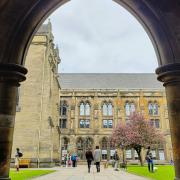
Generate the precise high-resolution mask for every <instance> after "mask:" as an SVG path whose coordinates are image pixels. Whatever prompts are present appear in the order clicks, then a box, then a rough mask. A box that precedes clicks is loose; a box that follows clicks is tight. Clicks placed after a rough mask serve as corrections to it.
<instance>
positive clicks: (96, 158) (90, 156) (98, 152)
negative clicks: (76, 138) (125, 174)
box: [86, 146, 119, 173]
mask: <svg viewBox="0 0 180 180" xmlns="http://www.w3.org/2000/svg"><path fill="white" fill-rule="evenodd" d="M101 157H102V155H101V150H100V149H99V146H96V149H95V151H94V154H93V153H92V151H91V150H90V149H88V151H87V152H86V160H87V165H88V172H89V173H90V169H91V163H92V161H94V163H95V165H96V170H97V172H100V162H101ZM114 160H115V170H118V161H119V156H118V153H117V151H115V153H114Z"/></svg>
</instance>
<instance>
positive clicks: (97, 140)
mask: <svg viewBox="0 0 180 180" xmlns="http://www.w3.org/2000/svg"><path fill="white" fill-rule="evenodd" d="M59 79H60V80H59V81H60V84H61V90H60V106H61V108H60V109H61V111H60V122H59V126H60V133H61V134H60V140H61V143H60V144H61V154H62V155H64V154H65V153H66V152H67V151H69V152H73V151H76V152H77V154H78V156H79V158H80V159H81V160H84V159H85V156H84V154H85V151H86V149H87V148H89V147H90V148H91V149H94V148H95V146H96V145H99V146H100V148H101V150H102V159H104V160H105V159H108V160H110V159H112V156H113V154H114V150H115V147H114V146H113V143H111V140H110V137H111V134H112V130H113V127H116V125H117V123H118V122H122V123H126V122H127V121H128V118H129V115H130V114H131V113H133V112H134V111H139V112H142V113H143V114H144V117H145V119H146V120H149V121H150V123H151V125H152V126H155V127H156V129H157V130H160V131H163V133H164V136H165V139H166V142H165V143H164V144H161V145H160V146H158V147H153V151H152V152H153V157H154V159H155V160H157V162H161V163H162V162H167V161H169V160H170V159H172V147H171V140H170V132H169V123H168V114H167V105H166V96H165V92H164V88H163V87H162V86H161V84H160V83H159V82H157V81H156V76H155V75H154V74H60V76H59ZM137 158H138V156H137V153H136V152H135V151H134V150H133V149H127V150H126V159H127V160H129V161H131V162H134V161H136V160H137Z"/></svg>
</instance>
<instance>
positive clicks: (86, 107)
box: [60, 102, 159, 116]
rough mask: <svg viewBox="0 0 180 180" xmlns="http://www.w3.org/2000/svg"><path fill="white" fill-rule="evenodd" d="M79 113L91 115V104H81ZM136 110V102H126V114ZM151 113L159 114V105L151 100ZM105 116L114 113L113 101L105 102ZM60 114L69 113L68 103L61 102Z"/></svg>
mask: <svg viewBox="0 0 180 180" xmlns="http://www.w3.org/2000/svg"><path fill="white" fill-rule="evenodd" d="M79 108H80V110H79V115H80V116H90V104H89V103H88V102H86V103H83V102H82V103H81V104H80V107H79ZM135 111H136V106H135V103H134V102H126V104H125V114H126V116H130V114H131V113H133V112H135ZM148 111H149V115H158V114H159V105H158V103H156V102H154V103H153V102H150V103H149V104H148ZM102 113H103V116H112V115H113V106H112V103H110V102H109V103H104V104H103V106H102ZM60 115H61V116H66V115H67V104H65V103H61V106H60Z"/></svg>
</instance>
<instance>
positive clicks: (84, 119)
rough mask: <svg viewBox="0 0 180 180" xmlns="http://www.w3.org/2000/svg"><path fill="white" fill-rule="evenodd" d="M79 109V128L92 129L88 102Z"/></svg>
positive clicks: (83, 103)
mask: <svg viewBox="0 0 180 180" xmlns="http://www.w3.org/2000/svg"><path fill="white" fill-rule="evenodd" d="M79 108H80V110H79V115H80V117H79V127H80V128H90V104H89V103H88V102H82V103H81V104H80V107H79Z"/></svg>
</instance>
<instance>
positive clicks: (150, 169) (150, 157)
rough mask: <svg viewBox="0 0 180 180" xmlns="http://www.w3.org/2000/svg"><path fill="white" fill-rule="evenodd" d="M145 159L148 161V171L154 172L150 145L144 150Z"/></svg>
mask: <svg viewBox="0 0 180 180" xmlns="http://www.w3.org/2000/svg"><path fill="white" fill-rule="evenodd" d="M146 161H147V163H148V170H149V172H154V162H153V157H152V152H151V147H150V146H149V147H148V150H147V152H146Z"/></svg>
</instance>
